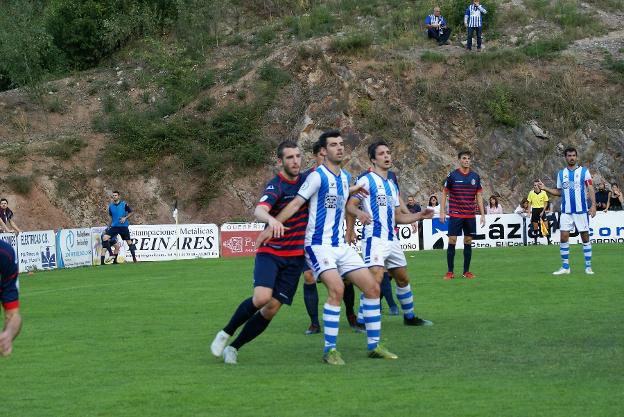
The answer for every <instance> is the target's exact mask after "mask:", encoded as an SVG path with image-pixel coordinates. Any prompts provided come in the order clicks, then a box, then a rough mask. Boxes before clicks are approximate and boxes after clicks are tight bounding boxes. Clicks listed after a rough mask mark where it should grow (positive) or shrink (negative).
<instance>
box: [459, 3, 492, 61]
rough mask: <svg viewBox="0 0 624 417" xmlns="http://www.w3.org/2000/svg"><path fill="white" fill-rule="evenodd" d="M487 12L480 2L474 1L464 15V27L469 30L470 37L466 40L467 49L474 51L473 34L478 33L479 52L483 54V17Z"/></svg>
mask: <svg viewBox="0 0 624 417" xmlns="http://www.w3.org/2000/svg"><path fill="white" fill-rule="evenodd" d="M486 13H487V10H485V7H483V6H481V4H480V2H479V0H473V2H472V4H471V5H470V6H468V8H467V9H466V14H465V15H464V26H466V28H467V29H468V37H467V38H466V49H468V50H469V51H472V34H473V33H474V32H476V33H477V51H479V52H481V32H482V30H483V18H482V16H481V15H483V14H486Z"/></svg>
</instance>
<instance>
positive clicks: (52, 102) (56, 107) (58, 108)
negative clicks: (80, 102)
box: [45, 95, 67, 114]
mask: <svg viewBox="0 0 624 417" xmlns="http://www.w3.org/2000/svg"><path fill="white" fill-rule="evenodd" d="M45 108H46V110H47V111H49V112H50V113H59V114H63V113H65V111H66V110H67V106H65V103H63V100H61V98H60V97H59V96H57V95H54V96H51V97H49V98H47V99H46V100H45Z"/></svg>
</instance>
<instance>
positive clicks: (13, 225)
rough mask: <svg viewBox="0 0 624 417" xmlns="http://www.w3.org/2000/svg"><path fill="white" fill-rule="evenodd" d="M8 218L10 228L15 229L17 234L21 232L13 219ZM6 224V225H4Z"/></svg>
mask: <svg viewBox="0 0 624 417" xmlns="http://www.w3.org/2000/svg"><path fill="white" fill-rule="evenodd" d="M8 220H9V224H10V225H11V228H12V229H13V230H14V231H15V233H17V234H19V233H22V231H21V230H20V228H19V227H17V225H16V224H15V222H14V221H13V219H8ZM5 226H6V225H5Z"/></svg>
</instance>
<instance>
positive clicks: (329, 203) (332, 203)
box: [325, 195, 338, 209]
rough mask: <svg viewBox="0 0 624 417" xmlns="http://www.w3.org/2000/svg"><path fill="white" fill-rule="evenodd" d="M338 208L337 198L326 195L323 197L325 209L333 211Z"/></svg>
mask: <svg viewBox="0 0 624 417" xmlns="http://www.w3.org/2000/svg"><path fill="white" fill-rule="evenodd" d="M337 207H338V196H335V195H326V196H325V208H327V209H335V208H337Z"/></svg>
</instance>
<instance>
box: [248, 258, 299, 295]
mask: <svg viewBox="0 0 624 417" xmlns="http://www.w3.org/2000/svg"><path fill="white" fill-rule="evenodd" d="M304 265H305V258H304V257H303V256H275V255H272V254H270V253H258V254H257V255H256V263H255V266H254V287H267V288H272V289H273V298H275V299H277V300H278V301H279V302H280V303H282V304H287V305H291V304H292V300H293V298H295V293H296V292H297V286H298V285H299V277H300V276H301V271H302V270H303V269H304Z"/></svg>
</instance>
